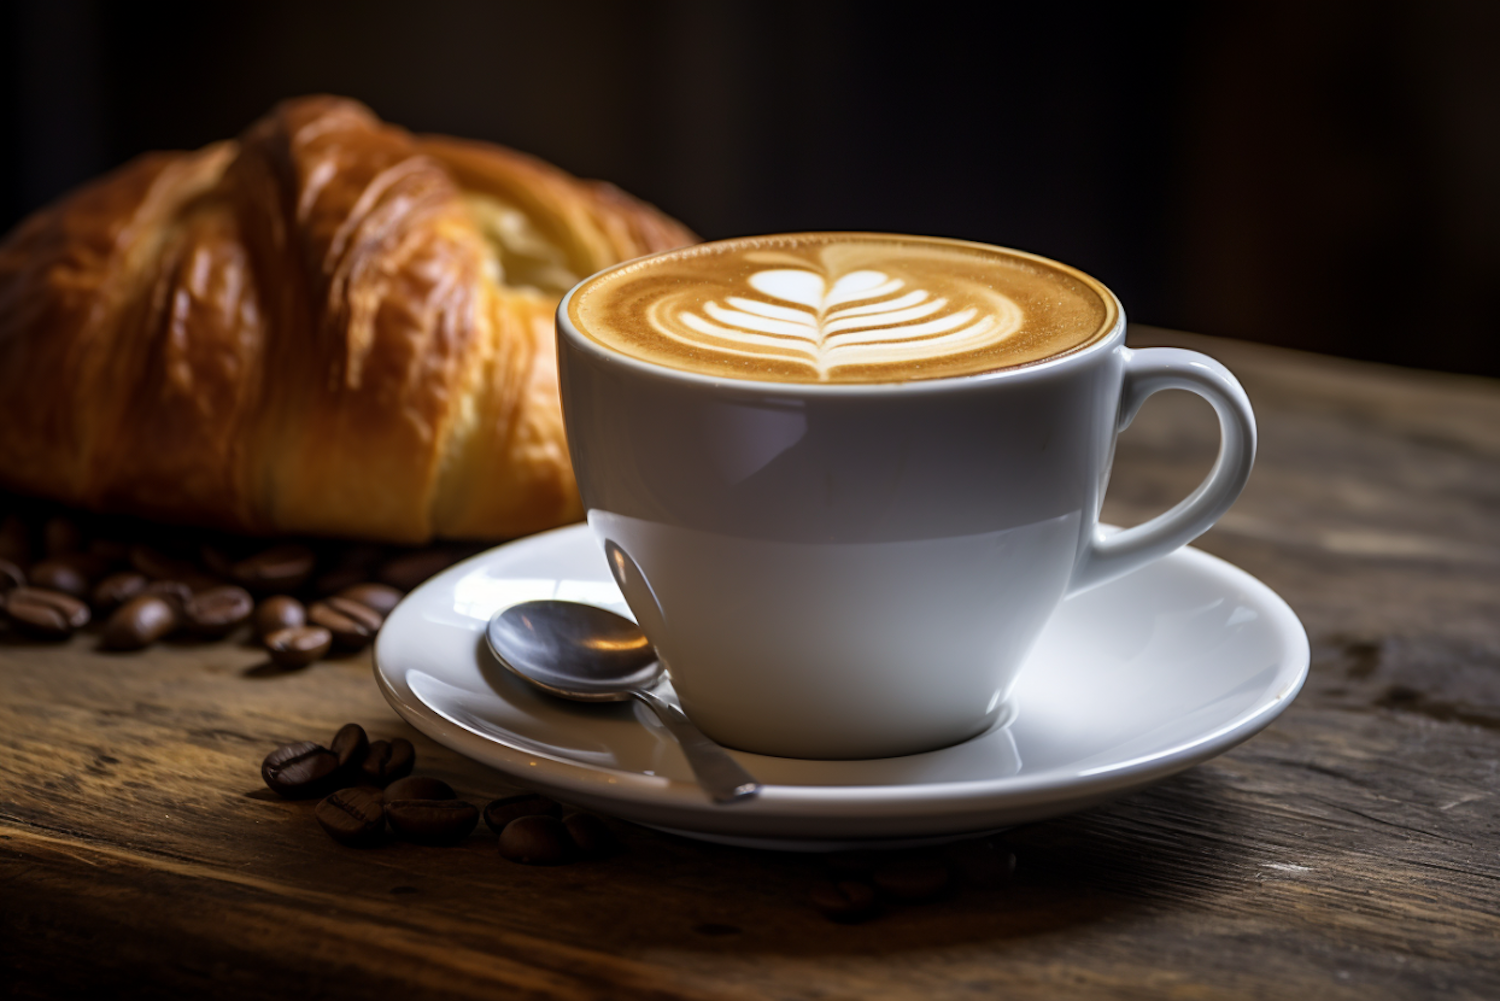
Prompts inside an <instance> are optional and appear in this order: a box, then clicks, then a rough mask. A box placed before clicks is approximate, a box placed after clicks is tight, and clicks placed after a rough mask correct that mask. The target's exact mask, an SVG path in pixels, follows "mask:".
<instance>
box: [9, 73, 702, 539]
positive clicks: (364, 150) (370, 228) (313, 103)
mask: <svg viewBox="0 0 1500 1001" xmlns="http://www.w3.org/2000/svg"><path fill="white" fill-rule="evenodd" d="M693 239H694V237H693V235H692V234H691V233H690V232H688V231H687V230H686V229H684V228H683V227H682V226H680V225H679V224H677V223H676V222H674V221H672V220H671V219H669V218H667V217H666V216H664V215H662V214H661V213H660V212H658V211H656V210H655V209H653V208H652V207H651V206H649V205H646V204H644V203H642V202H639V201H636V200H635V199H633V198H631V197H629V196H628V195H625V194H623V193H622V192H620V191H619V190H617V189H615V188H613V187H611V186H609V185H607V184H602V183H598V182H587V181H580V180H578V179H576V178H573V177H571V176H569V175H567V174H565V173H563V172H562V171H560V170H558V169H556V168H553V167H551V166H548V165H547V164H544V163H541V162H540V161H537V160H534V159H531V158H529V157H526V156H522V155H520V154H518V153H514V152H511V151H509V150H505V149H501V148H498V147H495V146H490V145H486V144H482V143H476V142H464V141H460V140H456V139H446V138H439V137H431V136H414V135H412V134H410V133H408V132H406V131H404V130H402V129H399V128H396V127H394V126H391V125H387V124H385V123H383V122H381V121H380V120H379V119H377V118H376V117H375V116H374V115H373V114H372V113H371V112H370V111H369V110H368V109H367V108H365V107H364V106H362V105H360V104H357V103H355V102H352V101H348V100H343V99H339V98H331V97H312V98H303V99H299V100H294V101H290V102H287V103H285V104H282V105H280V106H279V107H277V108H275V109H274V110H273V111H272V112H271V113H270V114H269V115H267V116H266V117H265V118H263V119H262V120H260V121H259V122H257V123H255V124H254V125H252V126H251V127H250V128H249V129H248V130H247V131H246V132H245V133H244V135H243V136H241V137H240V138H239V139H238V140H236V141H230V142H223V143H218V144H215V145H213V146H209V147H207V148H206V149H203V150H199V151H198V152H194V153H157V154H148V155H146V156H143V157H141V158H139V159H137V160H135V161H133V162H131V163H129V164H127V165H125V166H124V167H122V168H121V169H120V170H118V171H116V172H115V173H113V174H111V175H108V176H106V177H104V178H102V179H100V180H98V181H96V182H94V183H92V184H90V185H88V186H86V187H84V188H82V189H81V190H79V191H77V192H75V193H73V194H72V195H70V196H69V197H67V198H65V199H64V200H62V201H61V202H59V203H57V204H55V205H53V206H51V207H48V208H46V209H44V210H42V211H40V212H38V213H37V214H35V215H33V216H32V217H30V218H29V219H27V220H26V221H25V222H23V223H22V224H21V225H20V226H19V227H18V228H17V229H16V230H15V231H14V232H12V233H11V234H10V235H9V236H8V237H7V238H6V240H5V242H4V243H3V245H0V486H5V487H9V488H11V489H13V490H17V491H21V492H25V493H30V494H36V495H41V496H45V497H51V498H54V499H56V500H60V501H64V502H66V503H69V504H73V505H77V506H81V507H87V508H92V509H96V510H104V511H121V512H130V513H134V514H140V515H146V516H149V517H153V518H157V519H162V520H169V521H183V522H190V523H194V524H202V525H211V526H217V527H222V528H229V529H236V530H241V531H250V532H259V533H272V532H278V533H311V534H327V535H343V536H358V537H364V538H370V539H380V540H387V541H393V542H421V541H424V540H427V539H430V538H433V537H435V536H436V537H446V538H480V539H496V538H506V537H511V536H516V535H520V534H523V533H526V532H531V531H536V530H539V529H542V528H547V527H550V526H553V525H557V524H561V523H563V522H566V521H570V520H573V519H576V518H577V517H579V515H580V513H581V512H580V509H579V502H578V498H577V493H576V490H575V487H574V481H573V473H572V469H571V467H570V465H569V462H568V451H567V445H566V442H565V440H564V436H563V426H562V415H561V412H560V410H559V405H558V399H557V368H556V364H557V363H556V353H555V350H554V336H555V335H554V330H553V317H552V314H553V310H554V309H555V308H556V305H557V301H558V299H559V297H560V296H561V294H562V293H563V292H564V291H565V290H566V289H567V288H568V287H569V286H571V285H572V284H573V283H574V282H576V281H578V280H579V279H581V278H583V277H585V276H586V275H588V274H591V273H592V272H594V271H597V270H599V269H601V268H604V267H606V266H608V265H611V264H615V263H618V262H619V261H622V260H627V259H629V258H632V257H636V256H639V255H641V254H646V253H651V252H654V251H657V250H665V249H668V248H671V247H675V246H680V245H682V244H685V243H689V242H692V241H693Z"/></svg>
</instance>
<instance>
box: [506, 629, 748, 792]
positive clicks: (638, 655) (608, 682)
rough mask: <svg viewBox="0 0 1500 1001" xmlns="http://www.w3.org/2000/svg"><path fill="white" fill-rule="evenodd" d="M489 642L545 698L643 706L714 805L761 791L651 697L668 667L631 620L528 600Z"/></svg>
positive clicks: (679, 717) (679, 713)
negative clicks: (631, 701)
mask: <svg viewBox="0 0 1500 1001" xmlns="http://www.w3.org/2000/svg"><path fill="white" fill-rule="evenodd" d="M484 635H485V640H486V641H487V642H488V643H489V647H490V652H491V653H492V654H494V655H495V659H496V660H498V661H499V662H500V664H501V666H503V667H504V668H505V669H506V670H507V671H509V672H510V673H512V674H514V675H515V676H516V677H518V678H521V679H522V680H524V681H526V682H528V683H530V684H533V685H535V686H536V687H538V688H540V689H541V690H542V691H544V692H548V693H550V694H552V695H556V696H558V697H560V698H564V699H573V700H575V701H578V702H624V701H627V700H629V699H635V700H636V701H638V702H642V703H644V704H645V705H646V706H647V707H648V708H650V709H651V711H652V712H654V713H655V714H656V718H657V719H659V720H661V722H662V725H663V726H665V727H666V728H667V729H668V730H669V731H671V733H672V736H674V737H676V738H677V743H678V744H679V745H680V746H681V747H682V753H683V754H684V755H685V756H686V757H687V759H688V764H689V765H690V766H691V767H692V769H693V775H694V776H695V777H696V778H697V779H698V784H699V785H700V786H702V787H703V791H704V792H706V793H708V795H709V797H710V798H712V799H713V801H714V802H716V803H735V802H739V801H741V800H745V799H749V798H750V797H752V796H755V795H756V794H758V793H759V792H760V783H759V782H757V781H755V778H754V777H753V776H752V775H751V774H750V773H749V772H747V771H745V769H744V768H743V767H741V766H740V764H739V762H737V761H735V760H734V759H733V758H731V757H730V756H729V755H728V753H726V752H725V750H724V748H722V747H720V746H719V745H718V744H715V743H714V742H713V741H711V740H709V739H708V738H707V737H705V736H704V735H703V733H702V732H701V731H700V730H699V729H698V728H697V727H696V726H694V725H693V723H692V721H691V720H689V719H688V718H687V716H685V715H683V712H682V710H681V709H678V708H677V707H676V706H674V705H673V704H672V703H670V702H668V701H666V700H665V699H663V698H662V697H661V696H660V695H657V694H656V693H655V692H654V691H652V689H654V688H655V687H656V686H657V685H659V684H660V683H661V680H662V678H663V676H664V674H665V668H664V667H663V666H662V663H661V661H660V659H658V658H657V656H656V651H655V650H654V649H653V648H652V646H651V642H650V641H649V640H647V639H646V635H645V634H644V633H643V632H641V630H640V627H639V626H637V625H636V624H635V623H634V622H631V621H630V620H629V619H627V618H624V617H623V616H620V615H616V614H615V613H614V612H611V611H609V610H608V609H604V608H599V607H597V606H595V605H585V604H582V603H580V602H575V601H555V600H548V601H525V602H522V603H521V604H519V605H512V606H511V607H509V608H506V609H503V610H501V611H499V612H496V613H495V615H494V616H492V617H491V618H490V621H489V625H488V626H487V627H486V628H485V632H484Z"/></svg>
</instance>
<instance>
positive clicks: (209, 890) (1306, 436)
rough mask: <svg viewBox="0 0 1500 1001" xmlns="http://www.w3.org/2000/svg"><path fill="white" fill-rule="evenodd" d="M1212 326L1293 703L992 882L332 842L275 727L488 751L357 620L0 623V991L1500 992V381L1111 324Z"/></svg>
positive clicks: (664, 848) (1151, 505) (1147, 480)
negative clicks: (869, 899) (291, 773)
mask: <svg viewBox="0 0 1500 1001" xmlns="http://www.w3.org/2000/svg"><path fill="white" fill-rule="evenodd" d="M1133 341H1134V342H1135V343H1139V344H1144V343H1175V344H1182V345H1185V346H1191V347H1196V348H1199V349H1201V350H1206V351H1208V352H1209V353H1210V354H1213V355H1215V356H1217V357H1219V358H1220V359H1221V360H1223V361H1224V362H1225V363H1226V364H1228V365H1229V366H1230V368H1231V369H1233V370H1234V371H1235V372H1236V373H1237V374H1239V376H1240V377H1241V379H1242V380H1243V382H1244V383H1245V386H1246V389H1247V390H1248V391H1249V393H1250V396H1251V399H1252V401H1253V402H1254V404H1255V406H1256V410H1257V414H1258V415H1259V420H1260V428H1261V451H1260V460H1259V463H1258V466H1257V469H1256V472H1255V475H1254V477H1253V478H1252V480H1251V484H1250V487H1249V489H1248V490H1247V491H1246V493H1245V496H1244V497H1243V499H1242V500H1241V501H1240V503H1239V504H1238V505H1237V506H1236V507H1235V509H1234V510H1233V511H1232V512H1231V513H1230V514H1229V516H1228V517H1226V518H1225V520H1224V522H1223V523H1222V524H1221V525H1220V527H1219V528H1217V529H1215V530H1214V531H1213V532H1211V533H1210V534H1209V535H1208V536H1206V537H1205V538H1204V539H1203V540H1202V541H1201V542H1200V543H1199V544H1200V545H1201V546H1202V548H1205V549H1207V550H1208V551H1210V552H1213V553H1216V554H1218V555H1220V556H1223V557H1225V558H1227V559H1229V560H1232V561H1233V562H1235V563H1237V564H1238V565H1240V566H1242V567H1244V568H1245V569H1247V570H1249V571H1250V572H1251V573H1253V574H1255V575H1256V576H1258V577H1260V578H1261V579H1262V580H1265V581H1266V582H1267V583H1268V584H1270V585H1271V586H1272V587H1273V588H1275V589H1276V590H1277V591H1279V592H1280V593H1281V594H1282V595H1284V596H1285V597H1286V598H1287V600H1288V601H1289V602H1290V603H1291V604H1292V606H1293V608H1295V609H1296V610H1297V612H1298V614H1299V615H1300V616H1301V617H1302V619H1303V621H1304V622H1305V623H1306V625H1307V628H1308V632H1309V635H1310V636H1311V638H1312V640H1313V645H1314V655H1313V656H1314V662H1313V670H1312V676H1311V679H1310V680H1309V683H1308V686H1307V688H1306V690H1305V691H1304V693H1303V695H1302V696H1301V697H1300V698H1299V699H1298V701H1297V703H1296V704H1295V705H1294V706H1292V708H1291V709H1290V710H1289V711H1288V712H1287V713H1286V714H1285V715H1284V716H1283V717H1282V718H1281V719H1280V720H1278V721H1277V722H1276V723H1275V724H1274V725H1273V726H1271V727H1270V729H1268V730H1267V731H1265V732H1264V733H1262V734H1261V735H1260V736H1258V737H1256V738H1255V739H1254V740H1252V741H1250V742H1249V743H1247V744H1245V745H1242V746H1241V747H1239V748H1237V749H1235V750H1234V751H1232V752H1230V753H1229V754H1226V755H1224V756H1223V757H1220V758H1218V759H1215V760H1214V761H1212V762H1210V763H1208V764H1205V765H1201V766H1199V767H1197V768H1195V769H1193V770H1191V771H1189V772H1187V773H1185V774H1183V775H1181V776H1178V777H1177V778H1175V779H1172V780H1170V781H1167V782H1164V783H1162V784H1161V785H1159V786H1156V787H1154V788H1152V789H1150V790H1148V791H1146V792H1143V793H1139V794H1137V795H1135V796H1132V797H1129V798H1127V799H1125V800H1122V801H1119V802H1117V803H1114V804H1112V805H1109V806H1106V807H1102V808H1099V809H1095V810H1092V811H1089V812H1087V813H1084V814H1079V815H1075V816H1071V817H1066V818H1061V819H1058V820H1054V821H1049V822H1046V823H1040V824H1035V825H1031V826H1029V827H1025V828H1022V829H1018V830H1016V831H1013V832H1011V833H1010V834H1009V835H1008V836H1007V838H1008V841H1009V843H1010V844H1011V845H1012V846H1013V847H1014V849H1015V851H1016V853H1017V855H1018V858H1019V866H1018V870H1017V878H1016V880H1015V882H1014V883H1013V884H1012V885H1010V886H1008V887H1005V888H1003V889H1000V890H992V891H980V890H976V889H972V888H965V889H960V890H959V891H957V892H955V893H953V894H952V895H950V896H949V897H947V898H945V899H943V900H940V901H938V902H935V903H931V904H926V905H913V906H907V907H899V908H892V909H890V910H888V911H887V912H886V913H885V914H883V915H882V916H881V917H879V918H878V919H876V920H874V921H872V922H870V923H868V924H864V925H856V926H841V925H835V924H831V923H829V922H827V921H826V920H824V919H823V918H822V917H821V916H820V915H819V914H817V913H816V912H815V911H814V910H812V908H810V907H809V906H808V905H807V903H806V895H807V890H808V888H809V886H810V885H811V884H812V882H813V881H814V880H816V879H817V878H818V877H819V875H820V874H821V871H822V869H821V863H820V862H819V861H818V860H816V859H813V858H807V857H802V856H795V855H780V854H775V853H769V852H754V851H748V850H740V849H733V848H725V847H718V846H713V845H707V844H700V843H696V842H693V841H689V840H685V839H680V838H674V837H670V836H666V835H661V834H657V833H654V832H650V831H647V830H644V829H641V828H637V827H633V826H630V825H626V824H615V825H614V826H615V830H616V832H617V833H618V834H619V835H620V837H621V838H622V839H623V840H624V841H625V842H626V845H627V850H626V851H625V852H624V853H623V854H622V855H619V856H617V857H615V858H612V859H608V860H605V861H601V862H591V863H582V864H578V865H573V866H567V867H562V868H555V869H534V868H527V867H524V866H518V865H513V864H511V863H508V862H506V861H504V860H502V859H501V858H499V857H498V854H497V853H496V850H495V845H494V838H493V836H492V835H490V834H488V832H485V831H483V830H481V831H480V832H478V833H476V834H475V835H474V836H473V837H471V838H470V839H469V841H468V842H467V843H466V844H464V845H462V846H460V847H457V848H450V849H440V848H423V847H417V846H412V845H405V844H400V843H396V844H391V845H388V846H386V847H382V848H378V849H372V850H366V851H359V850H353V849H345V848H340V847H339V846H337V845H335V844H334V843H333V842H331V841H329V840H328V839H327V838H326V837H324V836H323V835H322V833H321V832H320V831H319V830H318V829H317V826H316V824H315V822H314V821H313V819H312V816H311V806H310V805H309V804H305V803H289V802H285V801H282V800H279V799H277V798H275V797H274V796H272V795H271V794H270V793H269V792H267V791H266V790H265V789H264V787H263V786H262V785H261V783H260V780H259V777H258V774H257V770H258V765H259V762H260V759H261V757H262V756H263V755H264V754H265V753H266V751H267V750H269V749H270V748H271V747H273V746H275V745H276V744H278V743H281V742H284V741H289V740H294V739H304V738H311V739H317V740H326V739H328V738H329V737H331V736H332V734H333V732H334V730H335V729H336V728H337V727H338V725H339V724H341V723H344V722H346V721H348V720H355V721H359V722H361V723H364V724H365V725H366V726H367V728H369V729H370V731H371V734H372V736H378V737H389V736H395V735H402V736H407V737H409V738H411V739H412V740H413V741H414V742H415V743H416V745H417V747H418V767H419V770H420V771H422V772H424V773H427V774H435V775H438V776H440V777H442V778H444V779H446V780H448V781H449V782H451V783H452V784H453V785H454V786H455V787H457V788H458V790H459V792H460V794H461V795H464V796H466V797H468V798H471V799H472V800H474V801H476V802H481V803H482V802H484V801H485V800H487V799H488V798H490V797H492V796H497V795H501V794H504V793H507V792H511V791H513V790H512V787H510V786H508V785H507V784H506V782H505V780H504V779H503V778H502V777H500V776H498V775H497V774H496V773H493V772H489V771H487V770H486V769H484V768H481V767H479V766H477V765H474V764H472V763H470V762H468V761H465V760H463V759H461V758H458V757H457V756H455V755H453V754H452V753H450V752H448V751H446V750H444V749H442V748H440V747H438V746H436V745H435V744H433V743H431V742H430V741H427V740H426V739H424V738H422V737H421V736H420V735H419V734H415V733H414V732H412V731H411V730H410V729H409V728H408V727H406V726H405V725H404V724H403V723H401V722H400V721H399V720H398V719H397V718H396V717H395V715H394V714H393V713H392V712H391V711H390V710H389V709H388V708H387V707H386V706H385V704H384V703H383V701H382V700H381V698H380V696H379V694H378V693H377V692H376V690H375V686H374V684H373V683H372V681H371V679H370V668H369V662H368V659H367V658H366V657H356V658H352V659H347V660H343V661H330V662H326V663H323V664H320V665H318V666H315V667H313V668H311V669H309V670H306V671H303V672H293V673H283V672H278V671H273V670H268V669H266V666H265V664H264V661H263V658H262V656H261V655H260V654H259V653H258V652H257V651H256V650H255V649H253V648H252V647H249V646H241V645H237V644H235V643H221V644H216V645H207V646H195V645H187V644H167V645H162V646H158V647H156V648H154V649H152V650H149V651H146V652H144V653H141V654H136V655H117V654H116V655H106V654H103V653H99V652H97V651H96V650H95V649H94V644H95V642H96V640H95V639H94V638H93V637H89V636H84V637H79V638H76V639H75V640H73V641H72V642H70V643H68V644H66V645H63V646H56V647H53V646H40V645H35V644H29V643H22V642H21V641H19V640H18V639H16V638H14V637H10V636H5V635H0V983H6V982H7V981H8V987H9V990H10V991H11V992H12V993H13V994H15V995H16V996H21V997H48V996H59V995H68V994H75V993H79V992H82V991H107V992H108V993H109V994H110V995H116V996H130V997H158V996H176V995H194V996H196V995H204V994H209V993H212V994H213V995H215V996H216V997H219V998H229V999H237V998H246V999H248V998H257V999H259V998H264V997H267V996H291V997H303V996H309V997H311V996H317V997H329V998H345V997H348V998H356V997H371V996H398V995H399V996H403V997H410V998H479V997H507V998H510V997H516V998H570V999H572V998H578V999H584V998H588V999H594V998H598V999H604V998H656V999H662V998H705V999H707V998H797V999H804V998H805V999H812V998H819V999H834V998H850V999H855V998H859V999H899V998H917V997H921V998H931V997H945V998H946V997H956V998H962V997H991V996H1004V997H1009V998H1055V997H1061V996H1109V997H1124V998H1153V999H1155V998H1163V997H1170V998H1205V999H1207V998H1282V997H1320V998H1372V997H1374V998H1428V997H1432V996H1435V995H1439V994H1441V995H1444V996H1447V997H1454V998H1495V997H1500V850H1497V849H1500V824H1497V821H1496V815H1497V809H1496V807H1497V795H1500V772H1497V762H1500V609H1497V598H1500V517H1497V515H1500V384H1497V383H1495V382H1489V381H1482V380H1476V379H1464V378H1459V377H1453V376H1438V375H1430V374H1424V373H1418V372H1410V371H1402V370H1394V369H1384V368H1379V367H1376V366H1370V365H1362V364H1355V363H1351V362H1344V361H1337V360H1333V359H1328V358H1320V357H1315V356H1307V355H1299V354H1296V353H1293V352H1288V351H1284V350H1279V349H1271V348H1263V347H1254V346H1251V345H1247V344H1241V343H1236V342H1227V341H1214V340H1209V339H1204V338H1194V337H1190V336H1188V335H1182V334H1175V333H1169V332H1165V331H1157V330H1149V329H1137V330H1136V331H1134V333H1133ZM1210 422H1211V416H1210V414H1209V412H1208V411H1207V409H1206V407H1204V406H1202V405H1201V404H1200V403H1199V402H1198V401H1196V400H1195V399H1193V398H1190V397H1188V396H1186V395H1185V394H1164V395H1163V396H1160V397H1157V398H1156V399H1154V400H1153V401H1152V402H1150V403H1149V404H1148V405H1147V406H1146V408H1145V410H1144V411H1143V412H1142V414H1141V416H1140V417H1139V418H1138V420H1137V422H1136V424H1135V425H1134V426H1133V427H1132V428H1131V429H1130V430H1129V431H1128V432H1126V434H1125V436H1124V437H1123V439H1122V441H1121V446H1120V451H1119V457H1118V460H1117V464H1116V471H1115V474H1114V477H1113V480H1112V487H1111V495H1110V500H1109V503H1108V505H1107V507H1106V517H1107V518H1108V519H1109V520H1112V521H1116V522H1120V523H1127V524H1128V523H1131V522H1134V521H1138V520H1140V519H1141V518H1143V517H1146V516H1148V515H1149V514H1151V513H1153V512H1154V511H1157V510H1161V509H1163V508H1165V507H1167V506H1169V505H1170V504H1171V503H1173V502H1175V500H1177V499H1178V498H1179V497H1181V496H1182V495H1183V494H1185V493H1186V492H1187V491H1188V490H1190V489H1191V487H1192V486H1193V484H1194V483H1195V482H1196V481H1197V479H1198V478H1199V477H1200V476H1201V475H1202V473H1203V472H1204V470H1206V468H1207V466H1208V464H1209V463H1210V461H1211V459H1212V452H1213V448H1214V440H1215V434H1214V430H1213V428H1212V426H1211V423H1210Z"/></svg>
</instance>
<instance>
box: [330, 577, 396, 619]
mask: <svg viewBox="0 0 1500 1001" xmlns="http://www.w3.org/2000/svg"><path fill="white" fill-rule="evenodd" d="M338 597H340V598H344V599H346V600H348V601H357V602H359V603H360V604H361V605H364V606H365V607H366V608H372V609H374V610H375V612H376V613H377V614H379V615H380V617H381V618H382V619H383V618H385V616H387V615H390V614H391V609H393V608H395V607H396V603H397V602H398V601H400V600H401V592H400V591H398V590H396V589H395V588H394V587H391V586H390V585H389V584H375V583H371V582H368V581H367V582H365V583H363V584H355V585H354V586H353V587H346V588H344V589H343V590H342V591H340V592H339V593H338Z"/></svg>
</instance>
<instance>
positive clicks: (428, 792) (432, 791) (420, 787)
mask: <svg viewBox="0 0 1500 1001" xmlns="http://www.w3.org/2000/svg"><path fill="white" fill-rule="evenodd" d="M385 798H386V802H388V803H389V802H394V801H395V800H398V799H457V798H458V793H456V792H454V791H453V787H452V786H450V785H449V784H448V783H446V782H444V781H443V780H442V779H435V778H431V777H429V776H426V775H410V776H407V777H406V778H404V779H397V780H396V781H394V782H392V783H391V784H390V785H388V786H386V787H385Z"/></svg>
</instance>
